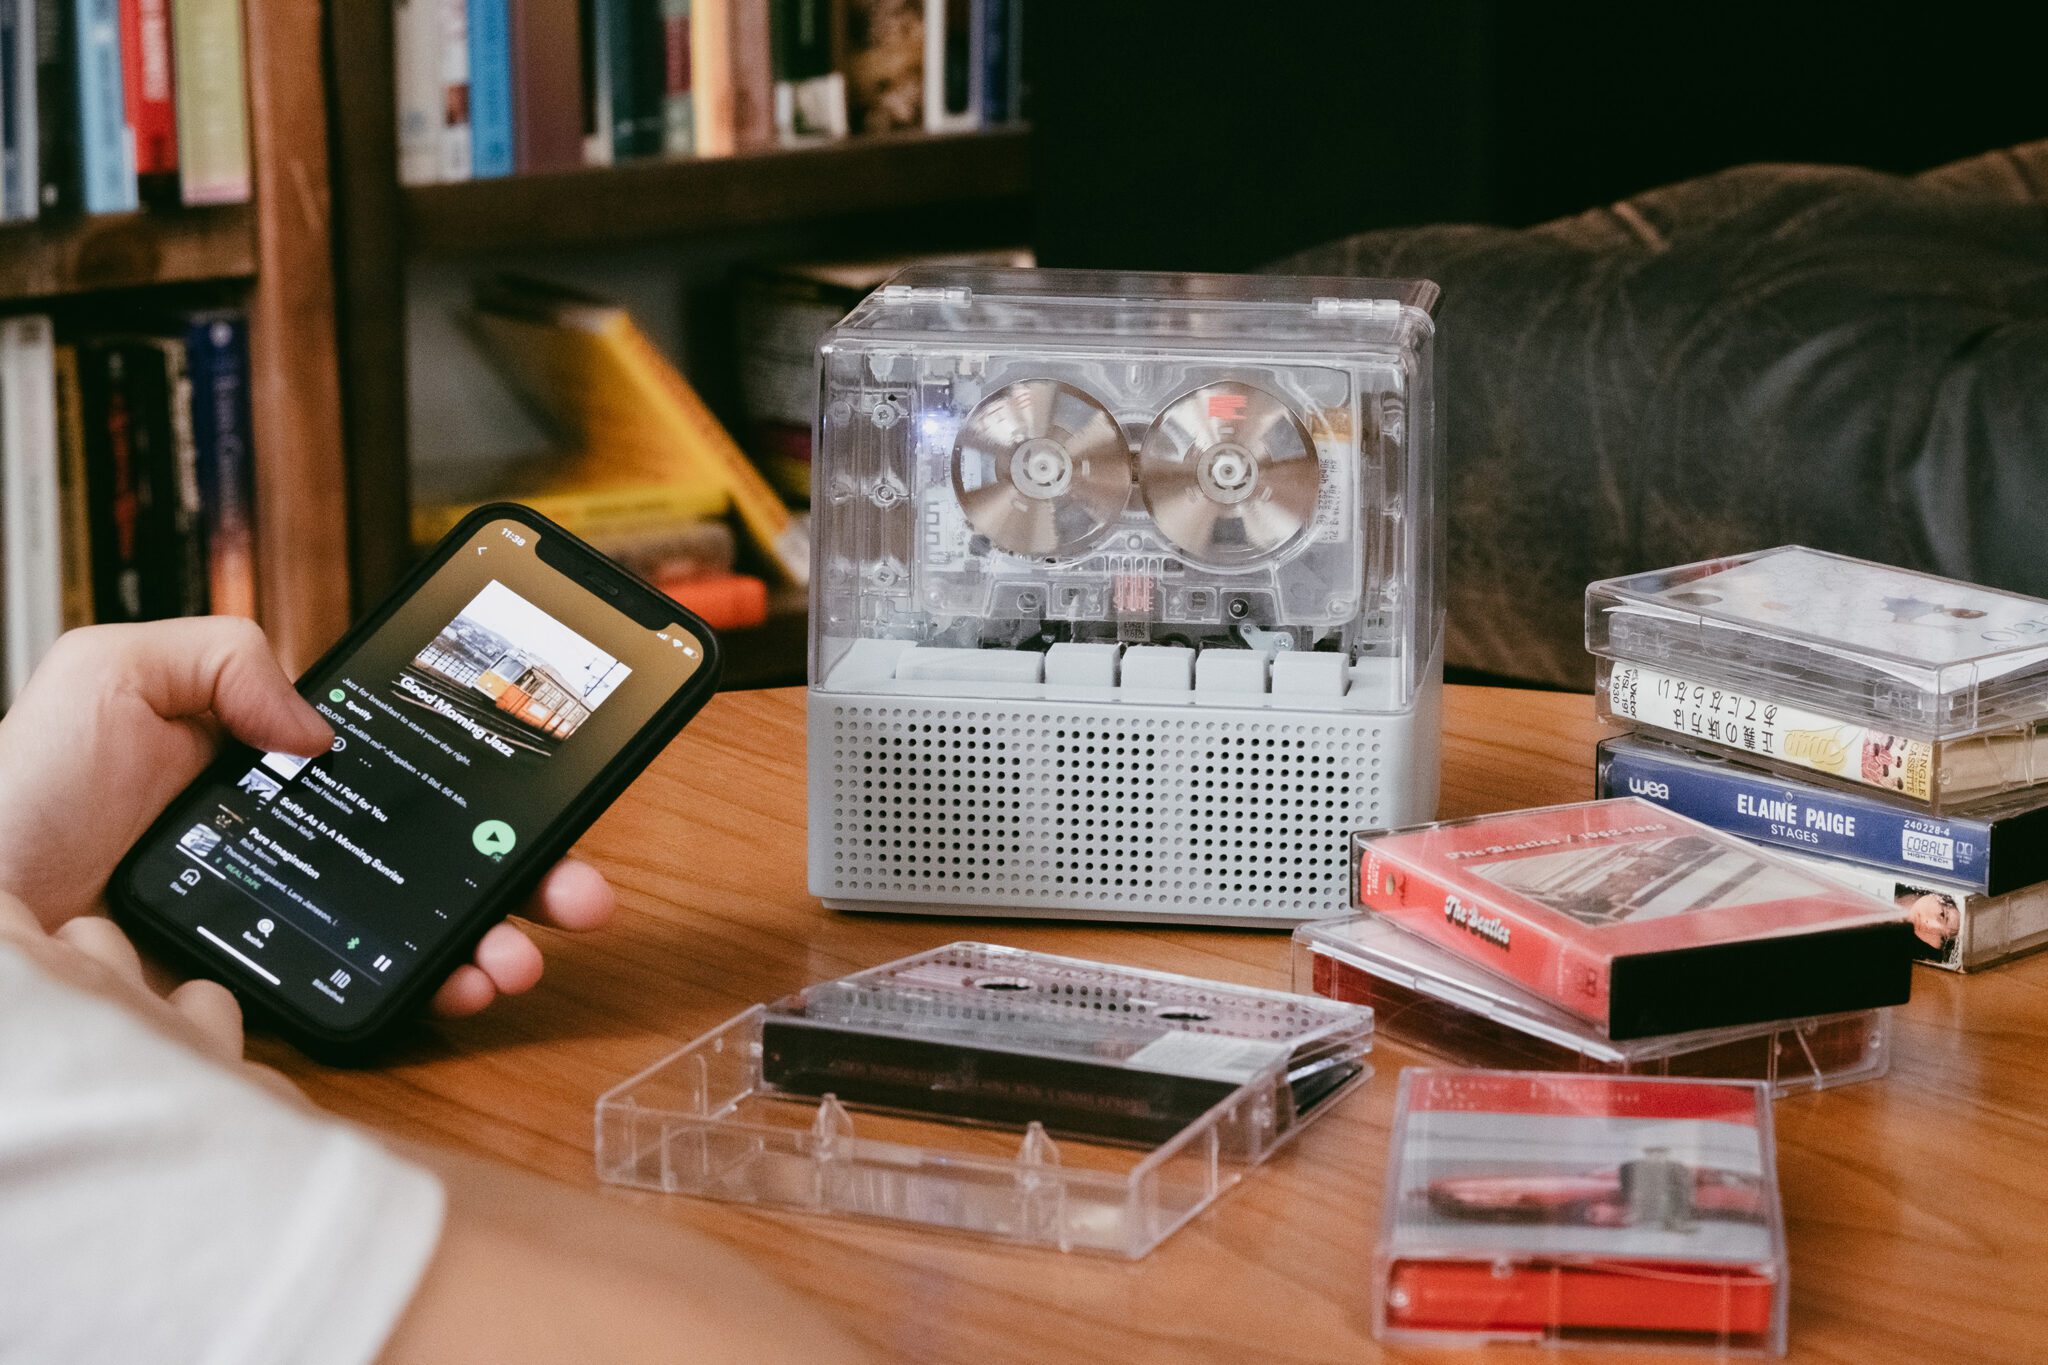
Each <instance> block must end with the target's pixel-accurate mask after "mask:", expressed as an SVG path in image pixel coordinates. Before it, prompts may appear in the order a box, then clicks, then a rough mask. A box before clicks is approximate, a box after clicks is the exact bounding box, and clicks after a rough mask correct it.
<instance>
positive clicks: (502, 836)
mask: <svg viewBox="0 0 2048 1365" xmlns="http://www.w3.org/2000/svg"><path fill="white" fill-rule="evenodd" d="M469 837H470V841H471V842H472V843H474V844H475V845H476V851H477V852H479V853H481V854H484V855H485V856H487V857H491V858H501V857H503V856H504V855H505V854H507V853H510V852H511V851H512V845H513V844H515V843H517V842H519V840H518V836H517V835H515V834H513V833H512V826H510V825H508V824H506V823H505V822H504V821H503V820H486V821H484V822H483V823H482V824H481V825H478V826H477V827H476V829H475V830H474V831H473V832H472V833H471V834H470V836H469Z"/></svg>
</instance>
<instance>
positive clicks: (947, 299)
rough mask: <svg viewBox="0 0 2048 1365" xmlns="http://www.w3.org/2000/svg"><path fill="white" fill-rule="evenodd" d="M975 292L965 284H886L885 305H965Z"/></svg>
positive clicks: (883, 294)
mask: <svg viewBox="0 0 2048 1365" xmlns="http://www.w3.org/2000/svg"><path fill="white" fill-rule="evenodd" d="M973 297H974V291H973V290H971V289H969V288H968V287H967V286H966V285H964V284H885V285H883V286H882V302H884V303H965V302H967V301H968V300H969V299H971V298H973Z"/></svg>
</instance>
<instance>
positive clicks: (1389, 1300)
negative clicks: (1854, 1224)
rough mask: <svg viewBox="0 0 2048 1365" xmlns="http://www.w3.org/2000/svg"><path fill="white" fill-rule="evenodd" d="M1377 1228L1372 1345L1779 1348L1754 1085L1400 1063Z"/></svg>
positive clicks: (1773, 1156)
mask: <svg viewBox="0 0 2048 1365" xmlns="http://www.w3.org/2000/svg"><path fill="white" fill-rule="evenodd" d="M1380 1218H1381V1222H1380V1240H1379V1247H1378V1252H1377V1255H1376V1257H1375V1275H1374V1296H1373V1297H1374V1321H1373V1326H1374V1331H1375V1333H1376V1334H1377V1335H1378V1336H1380V1337H1381V1338H1382V1339H1383V1340H1387V1341H1392V1342H1399V1343H1404V1344H1405V1343H1414V1344H1418V1345H1420V1344H1426V1345H1436V1346H1444V1345H1463V1346H1476V1345H1480V1344H1484V1343H1487V1342H1508V1341H1513V1342H1526V1343H1537V1344H1541V1345H1545V1346H1578V1345H1587V1344H1594V1343H1598V1344H1606V1345H1628V1346H1636V1347H1645V1346H1655V1347H1667V1348H1669V1347H1679V1348H1685V1347H1689V1348H1693V1349H1696V1350H1700V1351H1708V1352H1713V1353H1716V1354H1721V1355H1782V1354H1783V1353H1784V1350H1785V1323H1786V1305H1787V1298H1788V1289H1789V1282H1790V1274H1789V1267H1788V1262H1787V1256H1786V1249H1785V1226H1784V1218H1783V1214H1782V1212H1781V1210H1780V1208H1779V1202H1778V1175H1777V1152H1776V1147H1775V1144H1774V1142H1773V1139H1772V1132H1771V1106H1770V1101H1769V1098H1768V1096H1767V1094H1766V1093H1765V1091H1764V1088H1763V1087H1762V1086H1760V1085H1755V1084H1751V1083H1747V1082H1740V1081H1694V1080H1674V1079H1668V1078H1660V1077H1648V1076H1574V1075H1564V1074H1558V1073H1554V1072H1542V1071H1448V1070H1436V1069H1433V1068H1411V1069H1409V1070H1407V1071H1404V1072H1402V1073H1401V1086H1400V1091H1399V1095H1398V1098H1397V1100H1396V1105H1395V1112H1394V1129H1393V1135H1392V1138H1391V1140H1390V1145H1389V1151H1388V1157H1387V1187H1386V1197H1385V1200H1384V1202H1383V1204H1382V1206H1381V1214H1380Z"/></svg>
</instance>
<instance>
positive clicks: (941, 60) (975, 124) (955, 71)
mask: <svg viewBox="0 0 2048 1365" xmlns="http://www.w3.org/2000/svg"><path fill="white" fill-rule="evenodd" d="M980 8H981V5H980V3H978V0H924V129H925V131H926V132H928V133H958V132H964V131H967V130H971V129H974V128H979V127H980V126H981V121H982V88H981V87H982V79H983V77H984V75H985V74H986V72H985V71H984V70H983V68H982V44H983V41H984V37H983V34H982V32H981V30H980V28H979V26H978V25H977V24H976V22H975V19H976V12H977V11H978V10H979V9H980Z"/></svg>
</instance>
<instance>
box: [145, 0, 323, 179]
mask: <svg viewBox="0 0 2048 1365" xmlns="http://www.w3.org/2000/svg"><path fill="white" fill-rule="evenodd" d="M170 3H171V47H172V61H173V62H174V63H175V74H176V79H175V81H174V87H175V90H174V96H173V98H174V102H175V103H176V105H177V111H178V191H179V195H180V197H181V198H182V199H183V200H184V202H185V203H186V204H189V205H198V204H243V203H247V202H248V200H249V188H250V171H249V104H248V82H247V77H246V74H245V65H244V61H243V35H242V6H241V4H240V3H239V0H170ZM306 78H307V79H308V80H311V79H313V76H312V73H310V72H309V73H307V77H306Z"/></svg>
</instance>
